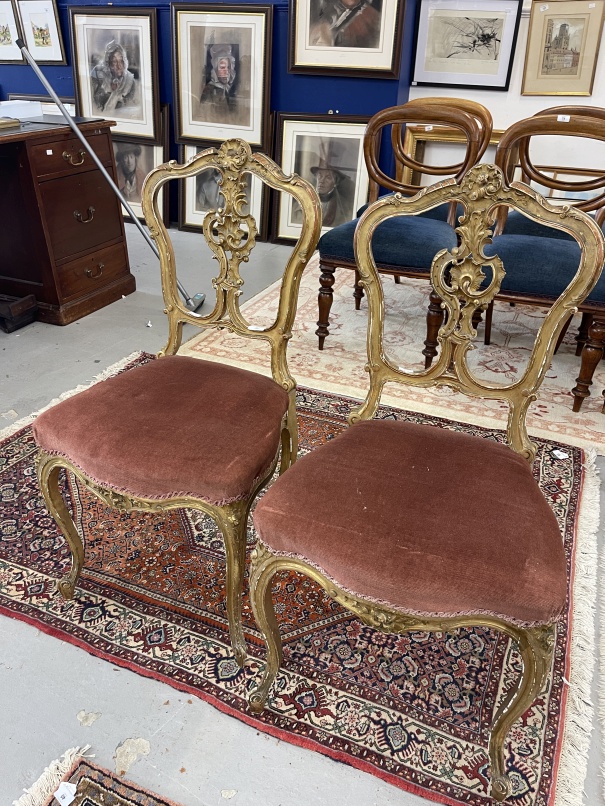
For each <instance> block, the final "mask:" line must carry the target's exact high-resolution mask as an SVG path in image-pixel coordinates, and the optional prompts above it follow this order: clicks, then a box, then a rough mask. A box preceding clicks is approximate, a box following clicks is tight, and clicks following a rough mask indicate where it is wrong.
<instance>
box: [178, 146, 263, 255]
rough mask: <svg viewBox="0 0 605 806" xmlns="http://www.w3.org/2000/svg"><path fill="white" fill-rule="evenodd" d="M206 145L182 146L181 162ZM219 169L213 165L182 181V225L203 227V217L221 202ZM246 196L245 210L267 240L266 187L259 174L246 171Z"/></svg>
mask: <svg viewBox="0 0 605 806" xmlns="http://www.w3.org/2000/svg"><path fill="white" fill-rule="evenodd" d="M204 148H205V146H193V145H191V146H181V150H180V154H179V160H180V162H189V160H190V159H193V157H195V155H196V154H198V153H199V152H200V151H203V150H204ZM219 178H220V175H219V172H218V171H217V170H215V169H213V168H209V169H208V170H207V171H203V172H202V173H201V174H198V175H197V176H194V177H191V178H190V179H186V180H185V181H184V182H179V229H181V230H186V231H190V232H196V231H199V230H201V229H202V227H203V225H204V219H205V218H206V215H207V213H208V212H209V211H210V210H216V209H217V207H220V204H221V198H222V197H221V191H220V187H219V184H218V180H219ZM246 180H247V183H246V197H247V200H248V203H247V204H246V205H245V207H244V213H246V214H248V213H249V214H250V215H252V216H254V220H255V221H256V227H257V229H258V235H257V240H259V241H263V240H267V235H268V233H267V220H266V219H267V215H266V211H267V204H266V201H267V200H266V189H265V187H264V186H263V183H262V182H261V181H260V179H258V177H256V176H252V174H246Z"/></svg>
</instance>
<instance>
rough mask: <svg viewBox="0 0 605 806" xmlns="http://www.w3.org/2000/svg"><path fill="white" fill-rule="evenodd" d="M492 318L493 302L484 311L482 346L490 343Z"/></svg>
mask: <svg viewBox="0 0 605 806" xmlns="http://www.w3.org/2000/svg"><path fill="white" fill-rule="evenodd" d="M493 317H494V301H493V300H492V301H491V302H490V304H489V305H488V306H487V310H486V311H485V333H484V335H483V344H491V343H492V319H493Z"/></svg>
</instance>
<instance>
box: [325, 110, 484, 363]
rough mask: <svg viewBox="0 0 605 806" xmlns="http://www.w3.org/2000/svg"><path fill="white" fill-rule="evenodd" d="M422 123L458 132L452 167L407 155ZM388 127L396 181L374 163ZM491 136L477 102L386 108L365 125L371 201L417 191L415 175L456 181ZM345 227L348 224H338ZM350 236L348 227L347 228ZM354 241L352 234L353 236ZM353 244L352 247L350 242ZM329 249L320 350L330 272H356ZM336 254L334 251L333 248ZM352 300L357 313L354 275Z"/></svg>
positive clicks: (408, 270)
mask: <svg viewBox="0 0 605 806" xmlns="http://www.w3.org/2000/svg"><path fill="white" fill-rule="evenodd" d="M414 123H415V124H420V123H422V124H424V125H432V126H447V127H449V128H450V130H452V129H453V130H454V131H456V132H459V133H460V135H461V142H466V144H467V148H466V153H465V155H464V158H463V159H462V160H461V161H460V162H459V163H456V164H455V165H430V164H425V163H424V162H421V161H419V160H418V159H416V155H415V154H410V153H408V151H407V149H406V148H405V131H406V130H407V126H408V124H414ZM388 126H391V127H392V128H391V145H392V148H393V153H394V156H395V160H396V176H395V178H393V177H390V176H388V175H387V174H385V173H384V172H383V170H382V169H381V168H380V166H379V164H378V153H379V148H380V142H381V137H382V133H383V131H384V130H385V129H386V128H387V127H388ZM491 133H492V117H491V114H490V113H489V111H488V110H487V109H486V108H485V107H484V106H482V105H481V104H479V103H477V102H475V101H469V100H466V99H461V98H439V97H435V98H422V99H416V100H413V101H408V102H407V103H406V104H403V105H401V106H395V107H389V108H388V109H384V110H382V111H381V112H378V113H377V114H376V115H374V117H372V118H371V120H370V121H369V123H368V126H367V129H366V134H365V137H364V158H365V162H366V167H367V170H368V175H369V178H370V201H374V200H375V199H376V198H377V197H378V192H379V187H384V188H386V189H387V190H390V191H392V192H397V193H403V194H404V195H406V196H410V195H413V194H415V193H417V192H418V190H419V189H420V185H418V184H415V183H414V181H413V177H414V176H416V175H417V173H421V174H428V175H432V176H450V175H455V177H456V178H457V179H460V178H461V177H462V176H464V174H465V173H466V172H467V171H468V169H469V168H470V167H471V166H472V165H474V164H475V163H476V162H477V161H478V160H480V159H481V156H482V155H483V154H484V152H485V149H486V148H487V146H488V145H489V142H490V138H491ZM406 170H408V171H410V172H412V173H410V174H409V176H410V180H409V181H403V180H402V171H406ZM454 215H455V211H454V209H453V208H452V209H450V210H449V213H448V223H450V224H451V225H453V223H454ZM341 226H343V227H347V228H349V226H350V225H349V224H345V225H341ZM341 231H342V230H341ZM347 232H348V229H347ZM324 237H325V238H326V240H328V242H330V241H331V239H332V238H333V237H334V231H330V232H329V233H327V236H324ZM351 240H352V232H351ZM351 246H352V243H351ZM331 248H332V247H331V246H330V245H327V246H326V247H325V251H324V250H322V242H321V241H320V244H319V253H320V263H319V268H320V289H319V295H318V309H319V318H318V321H317V330H316V331H315V333H316V335H317V336H318V340H319V342H318V346H319V349H320V350H322V349H323V347H324V342H325V339H326V337H327V336H328V335H329V324H330V321H329V317H330V309H331V307H332V299H333V292H332V287H333V285H334V273H335V271H336V269H337V268H347V269H352V270H354V271H356V268H357V267H356V264H355V261H354V260H350V259H348V258H346V257H344V256H343V255H342V254H333V255H332V254H330V249H331ZM334 251H335V252H336V251H338V249H337V248H335V249H334ZM378 268H379V271H380V272H381V273H383V274H390V275H393V276H394V277H395V280H396V282H398V281H399V278H400V277H402V276H405V277H416V278H418V277H420V278H426V277H428V274H429V269H430V267H429V266H428V265H427V266H426V268H425V267H422V268H418V267H412V266H410V267H405V266H401V265H394V264H387V263H384V262H383V263H379V264H378ZM353 296H354V298H355V307H356V308H357V309H359V307H360V303H361V299H362V296H363V291H362V289H361V286H360V285H359V282H358V274H357V273H356V275H355V286H354V292H353ZM439 303H440V301H437V300H436V299H432V300H431V306H429V311H428V313H427V340H426V342H425V345H426V346H425V350H423V351H422V352H423V354H424V355H430V356H431V357H432V356H434V354H435V345H436V335H437V330H438V327H439V324H440V323H441V320H440V316H439V315H438V316H435V311H434V310H433V309H434V308H435V305H436V306H437V309H438V310H440V309H439Z"/></svg>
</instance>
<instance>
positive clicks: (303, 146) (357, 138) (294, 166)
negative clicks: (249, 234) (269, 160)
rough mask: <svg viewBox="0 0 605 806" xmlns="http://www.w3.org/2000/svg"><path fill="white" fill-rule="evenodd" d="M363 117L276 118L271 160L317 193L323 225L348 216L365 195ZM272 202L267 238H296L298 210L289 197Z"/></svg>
mask: <svg viewBox="0 0 605 806" xmlns="http://www.w3.org/2000/svg"><path fill="white" fill-rule="evenodd" d="M367 122H368V118H364V117H357V116H344V115H342V116H340V115H338V116H334V115H323V116H319V117H318V116H316V115H287V114H284V113H280V114H279V116H278V122H277V133H278V143H277V154H276V162H277V163H278V164H280V165H281V167H282V169H283V171H284V172H285V173H286V174H291V173H297V174H300V176H302V177H303V179H306V180H308V181H309V182H311V184H312V185H314V186H315V188H316V189H317V192H318V193H319V198H320V201H321V207H322V215H323V228H322V232H327V231H328V230H329V229H331V228H332V227H337V226H338V225H339V224H344V223H345V222H347V221H352V219H354V218H355V214H356V212H357V210H358V209H359V208H360V207H361V206H362V205H363V204H365V202H366V201H367V200H368V189H369V180H368V173H367V170H366V165H365V161H364V158H363V137H364V133H365V128H366V124H367ZM276 201H277V203H276V204H275V205H274V224H273V240H281V239H284V240H286V241H292V240H296V239H297V238H298V237H299V236H300V233H301V229H302V210H301V208H300V207H299V205H298V204H297V202H296V201H295V200H294V199H292V197H291V196H286V195H283V194H282V195H280V196H278V197H277V199H276Z"/></svg>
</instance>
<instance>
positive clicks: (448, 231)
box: [318, 205, 456, 272]
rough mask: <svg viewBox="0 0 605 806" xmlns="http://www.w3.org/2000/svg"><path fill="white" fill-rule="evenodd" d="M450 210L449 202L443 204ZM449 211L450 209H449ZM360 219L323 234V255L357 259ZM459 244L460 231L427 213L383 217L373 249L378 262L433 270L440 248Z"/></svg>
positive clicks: (351, 260)
mask: <svg viewBox="0 0 605 806" xmlns="http://www.w3.org/2000/svg"><path fill="white" fill-rule="evenodd" d="M442 207H443V208H444V209H446V210H447V208H446V205H442ZM446 215H447V212H446ZM358 220H359V219H357V218H356V219H354V220H353V221H348V222H347V223H346V224H341V225H340V226H339V227H334V228H333V229H331V230H329V231H328V232H326V233H325V234H324V235H322V236H321V238H320V240H319V244H318V249H319V255H320V259H321V258H332V259H334V260H344V261H347V262H348V263H354V262H355V255H354V252H353V234H354V232H355V227H356V226H357V222H358ZM454 246H456V233H455V232H454V230H453V228H452V227H450V226H449V224H446V222H445V221H439V220H436V219H433V218H428V217H426V216H397V217H395V218H390V219H388V220H387V221H383V223H382V224H380V225H379V226H378V227H377V228H376V231H375V233H374V237H373V239H372V250H373V252H374V259H375V261H376V263H377V264H378V265H381V264H384V265H389V266H401V267H402V268H414V269H424V270H425V271H427V272H428V271H429V269H430V266H431V263H432V261H433V258H434V257H435V254H436V253H437V252H438V251H439V250H440V249H452V248H453V247H454Z"/></svg>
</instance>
